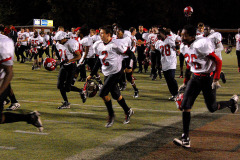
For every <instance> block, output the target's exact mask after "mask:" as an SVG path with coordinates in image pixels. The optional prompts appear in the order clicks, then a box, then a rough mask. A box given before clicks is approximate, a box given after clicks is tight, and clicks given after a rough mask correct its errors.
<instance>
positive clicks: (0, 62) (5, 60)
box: [0, 57, 12, 64]
mask: <svg viewBox="0 0 240 160" xmlns="http://www.w3.org/2000/svg"><path fill="white" fill-rule="evenodd" d="M11 59H12V57H9V58H6V59H3V60H1V61H0V64H2V63H3V62H7V61H9V60H11Z"/></svg>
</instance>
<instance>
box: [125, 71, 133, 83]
mask: <svg viewBox="0 0 240 160" xmlns="http://www.w3.org/2000/svg"><path fill="white" fill-rule="evenodd" d="M126 78H127V81H128V82H132V72H130V73H126Z"/></svg>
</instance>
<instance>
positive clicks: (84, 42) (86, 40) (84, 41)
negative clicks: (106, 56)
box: [78, 36, 94, 58]
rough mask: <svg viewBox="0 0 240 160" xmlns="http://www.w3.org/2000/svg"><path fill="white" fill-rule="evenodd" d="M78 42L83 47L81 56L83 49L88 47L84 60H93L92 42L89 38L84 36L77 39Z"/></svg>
mask: <svg viewBox="0 0 240 160" xmlns="http://www.w3.org/2000/svg"><path fill="white" fill-rule="evenodd" d="M78 42H79V43H80V44H81V45H82V46H83V47H82V48H83V54H85V50H84V47H86V46H89V51H88V54H87V57H86V58H94V52H93V48H92V45H93V40H92V38H91V37H90V36H85V37H83V38H82V39H80V38H78Z"/></svg>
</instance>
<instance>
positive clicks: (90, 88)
mask: <svg viewBox="0 0 240 160" xmlns="http://www.w3.org/2000/svg"><path fill="white" fill-rule="evenodd" d="M98 90H99V87H98V85H97V83H96V82H94V81H92V80H89V81H87V82H86V83H85V84H84V88H83V91H86V93H87V97H90V98H91V97H94V96H95V95H96V94H97V92H98Z"/></svg>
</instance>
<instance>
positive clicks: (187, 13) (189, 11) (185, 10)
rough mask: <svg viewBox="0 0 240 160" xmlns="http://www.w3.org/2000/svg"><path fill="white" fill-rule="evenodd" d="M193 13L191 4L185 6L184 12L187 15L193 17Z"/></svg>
mask: <svg viewBox="0 0 240 160" xmlns="http://www.w3.org/2000/svg"><path fill="white" fill-rule="evenodd" d="M192 13H193V8H192V7H191V6H187V7H186V8H184V14H185V16H186V17H191V15H192Z"/></svg>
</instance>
